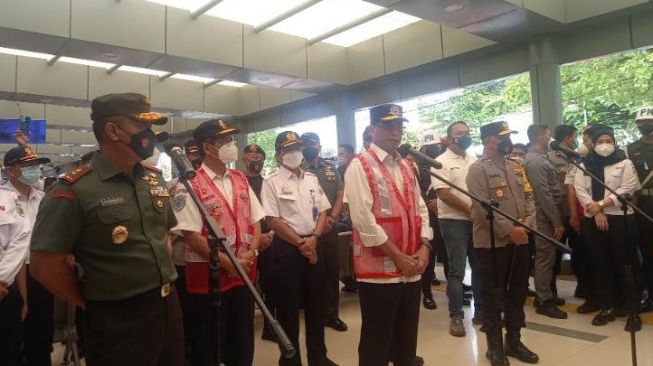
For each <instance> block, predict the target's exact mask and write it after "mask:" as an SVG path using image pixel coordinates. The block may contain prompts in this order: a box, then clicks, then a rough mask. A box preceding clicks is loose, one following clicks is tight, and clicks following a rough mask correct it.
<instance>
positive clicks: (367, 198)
mask: <svg viewBox="0 0 653 366" xmlns="http://www.w3.org/2000/svg"><path fill="white" fill-rule="evenodd" d="M370 149H371V150H373V151H374V152H375V153H376V155H377V156H378V157H379V160H381V162H382V163H383V165H385V167H386V168H387V169H388V172H390V175H392V179H393V180H394V182H395V184H396V185H397V188H398V189H399V191H400V192H401V191H403V187H404V184H403V179H402V176H401V169H400V167H399V164H400V163H401V158H400V157H398V156H395V157H393V156H391V155H390V154H388V153H386V152H385V151H384V150H382V149H381V148H380V147H378V146H376V145H375V144H372V145H370ZM414 189H415V194H417V196H418V197H417V203H418V207H417V209H418V212H419V215H420V217H421V218H422V231H421V233H420V234H421V237H422V238H423V239H428V240H431V239H432V238H433V231H432V230H431V226H430V225H429V212H428V208H427V207H426V204H425V203H424V199H423V198H422V195H421V194H420V193H419V192H420V189H419V182H418V181H417V179H415V187H414ZM345 197H346V198H347V202H348V203H349V214H350V216H351V221H352V224H353V226H354V228H355V229H356V230H358V233H359V235H360V239H361V243H362V244H363V245H364V246H366V247H374V246H379V245H382V244H383V243H385V242H386V241H388V235H387V234H386V232H385V230H383V228H382V227H381V226H380V225H379V224H377V223H376V218H375V217H374V213H373V212H372V204H373V202H374V198H373V197H372V192H370V186H369V184H368V182H367V176H366V175H365V171H364V170H363V166H362V165H361V162H360V160H359V158H358V157H355V158H354V159H353V160H352V161H351V163H349V167H348V168H347V171H346V172H345ZM420 278H421V276H419V275H418V276H413V277H405V276H401V277H399V278H392V279H365V280H360V281H364V282H370V283H398V282H414V281H418V280H419V279H420Z"/></svg>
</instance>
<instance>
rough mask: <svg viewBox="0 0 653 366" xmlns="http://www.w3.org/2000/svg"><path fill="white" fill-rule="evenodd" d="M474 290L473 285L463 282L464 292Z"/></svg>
mask: <svg viewBox="0 0 653 366" xmlns="http://www.w3.org/2000/svg"><path fill="white" fill-rule="evenodd" d="M472 291H473V288H472V286H469V285H465V284H464V283H463V292H472Z"/></svg>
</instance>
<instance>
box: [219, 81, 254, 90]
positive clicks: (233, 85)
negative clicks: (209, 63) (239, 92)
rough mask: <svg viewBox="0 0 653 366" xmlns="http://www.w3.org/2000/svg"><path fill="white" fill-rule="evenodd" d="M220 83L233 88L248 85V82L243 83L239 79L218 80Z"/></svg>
mask: <svg viewBox="0 0 653 366" xmlns="http://www.w3.org/2000/svg"><path fill="white" fill-rule="evenodd" d="M218 85H222V86H230V87H232V88H242V87H243V86H245V85H247V83H241V82H239V81H233V80H222V81H220V82H218Z"/></svg>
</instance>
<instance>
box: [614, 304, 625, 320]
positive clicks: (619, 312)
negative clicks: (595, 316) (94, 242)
mask: <svg viewBox="0 0 653 366" xmlns="http://www.w3.org/2000/svg"><path fill="white" fill-rule="evenodd" d="M626 315H628V312H626V310H625V309H624V308H618V307H615V308H614V316H616V317H619V318H622V317H624V316H626Z"/></svg>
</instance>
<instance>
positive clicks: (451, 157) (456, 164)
mask: <svg viewBox="0 0 653 366" xmlns="http://www.w3.org/2000/svg"><path fill="white" fill-rule="evenodd" d="M435 160H437V161H439V162H440V163H442V169H433V168H432V170H433V172H434V173H436V174H438V175H441V176H442V178H444V179H447V180H449V181H451V183H453V184H455V185H457V186H459V187H461V188H463V189H465V190H467V182H466V181H465V180H466V178H467V172H468V171H469V167H470V166H471V165H472V164H473V163H474V162H475V161H476V155H474V154H472V153H466V154H465V156H460V155H458V154H456V153H454V152H453V151H451V150H449V149H447V150H446V151H445V152H443V153H442V155H440V156H438V157H437V158H436V159H435ZM431 187H432V188H433V189H434V190H438V189H441V188H448V189H450V190H451V192H452V193H453V195H454V196H456V197H457V198H458V199H460V200H461V201H463V202H464V203H465V204H467V206H469V207H470V208H471V207H472V199H471V198H469V197H468V196H467V195H466V194H464V193H461V192H459V191H458V190H457V189H453V188H451V186H449V185H448V184H447V183H445V182H443V181H441V180H439V179H437V178H436V177H433V176H432V177H431ZM438 219H453V220H466V221H469V220H471V218H470V217H469V216H467V215H465V213H463V212H461V211H459V210H458V209H456V208H453V207H451V206H449V205H448V204H446V203H445V202H444V201H443V200H441V199H440V198H439V197H438Z"/></svg>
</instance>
